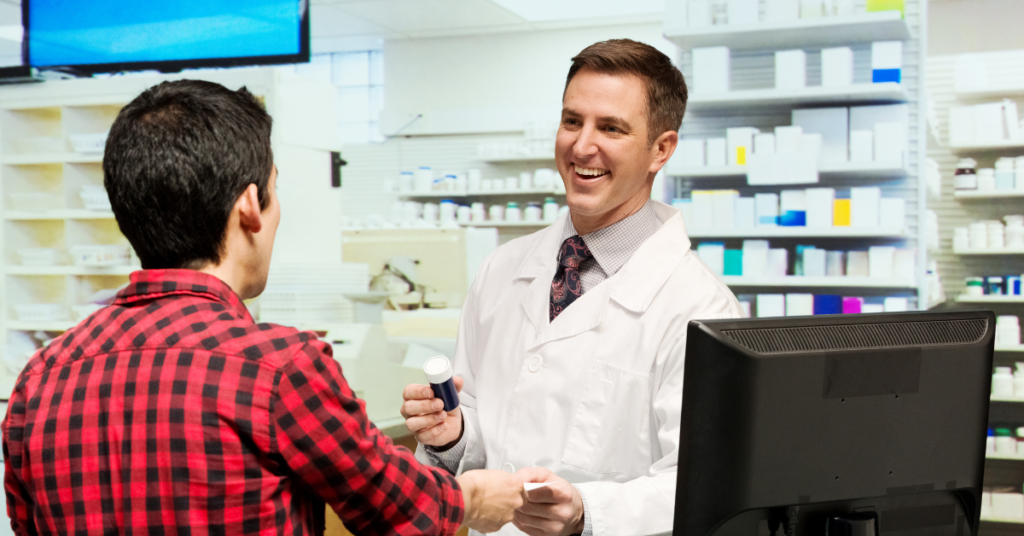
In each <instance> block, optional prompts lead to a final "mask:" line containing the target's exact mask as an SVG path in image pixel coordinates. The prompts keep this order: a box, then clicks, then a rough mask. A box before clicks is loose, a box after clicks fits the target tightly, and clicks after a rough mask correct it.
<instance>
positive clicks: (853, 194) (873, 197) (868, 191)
mask: <svg viewBox="0 0 1024 536" xmlns="http://www.w3.org/2000/svg"><path fill="white" fill-rule="evenodd" d="M881 198H882V190H881V189H879V188H878V187H877V186H868V187H863V188H850V226H852V227H878V209H879V202H880V200H881Z"/></svg>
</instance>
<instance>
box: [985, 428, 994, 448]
mask: <svg viewBox="0 0 1024 536" xmlns="http://www.w3.org/2000/svg"><path fill="white" fill-rule="evenodd" d="M995 453H996V431H995V430H993V429H991V428H989V429H988V438H987V439H985V454H995Z"/></svg>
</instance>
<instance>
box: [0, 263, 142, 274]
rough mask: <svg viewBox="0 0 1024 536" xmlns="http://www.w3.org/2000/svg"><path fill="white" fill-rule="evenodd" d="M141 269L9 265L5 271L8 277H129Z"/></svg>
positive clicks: (126, 267)
mask: <svg viewBox="0 0 1024 536" xmlns="http://www.w3.org/2000/svg"><path fill="white" fill-rule="evenodd" d="M141 269H142V267H141V266H109V267H95V268H92V267H87V266H20V265H9V266H7V268H6V271H7V274H8V275H131V273H132V272H135V271H137V270H141Z"/></svg>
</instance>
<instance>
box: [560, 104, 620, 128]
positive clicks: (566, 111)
mask: <svg viewBox="0 0 1024 536" xmlns="http://www.w3.org/2000/svg"><path fill="white" fill-rule="evenodd" d="M582 115H583V114H581V113H579V112H577V111H575V110H573V109H571V108H562V116H563V117H565V116H570V117H581V116H582ZM597 120H598V121H600V122H602V123H611V124H612V125H615V126H618V127H622V128H623V129H625V130H633V126H632V125H630V124H629V121H626V120H625V119H623V118H621V117H616V116H614V115H606V116H603V117H598V118H597Z"/></svg>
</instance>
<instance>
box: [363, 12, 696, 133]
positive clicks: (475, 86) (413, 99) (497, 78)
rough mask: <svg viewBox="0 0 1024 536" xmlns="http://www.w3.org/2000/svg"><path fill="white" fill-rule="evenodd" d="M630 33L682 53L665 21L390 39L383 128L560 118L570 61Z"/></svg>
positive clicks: (497, 125) (506, 125)
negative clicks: (589, 48)
mask: <svg viewBox="0 0 1024 536" xmlns="http://www.w3.org/2000/svg"><path fill="white" fill-rule="evenodd" d="M614 38H630V39H635V40H637V41H642V42H645V43H648V44H651V45H652V46H655V47H657V48H658V49H659V50H661V51H663V52H665V53H666V54H668V55H669V57H671V58H673V59H674V58H676V47H675V45H674V44H672V43H671V42H669V41H668V40H666V39H665V38H664V37H663V36H662V27H661V24H660V23H656V24H640V25H629V26H603V27H592V28H580V29H562V30H551V31H533V32H522V33H498V34H490V35H479V36H466V37H444V38H433V39H414V40H393V41H386V42H385V44H384V80H385V83H384V86H385V87H384V106H385V111H384V114H383V117H382V131H383V132H384V134H386V135H388V134H392V133H394V132H395V131H396V130H397V129H399V128H401V127H402V126H404V125H406V124H407V123H408V122H409V121H410V120H412V119H413V118H415V116H416V115H417V114H423V117H422V118H421V119H419V120H416V121H415V122H414V123H413V124H412V125H410V126H409V127H407V128H406V129H405V130H403V131H402V132H401V133H402V134H413V135H415V134H457V133H473V132H509V131H517V130H522V128H523V123H525V122H527V121H552V122H557V121H558V115H557V114H558V112H559V110H560V109H561V99H562V88H563V87H564V85H565V76H566V74H567V72H568V70H569V65H570V63H571V59H572V57H573V56H575V55H576V54H577V53H578V52H579V51H580V50H582V49H583V48H585V47H586V46H588V45H591V44H593V43H595V42H597V41H603V40H606V39H614Z"/></svg>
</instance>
